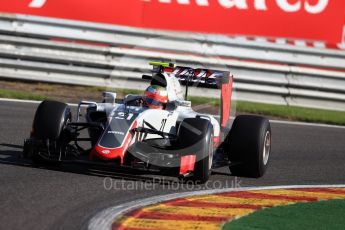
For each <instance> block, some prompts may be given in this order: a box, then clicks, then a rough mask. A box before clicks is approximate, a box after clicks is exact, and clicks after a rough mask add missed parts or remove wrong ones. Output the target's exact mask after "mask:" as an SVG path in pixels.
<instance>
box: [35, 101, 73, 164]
mask: <svg viewBox="0 0 345 230" xmlns="http://www.w3.org/2000/svg"><path fill="white" fill-rule="evenodd" d="M70 120H71V111H70V108H69V107H68V105H67V104H65V103H62V102H57V101H48V100H46V101H43V102H42V103H41V104H40V105H39V106H38V108H37V110H36V113H35V117H34V122H33V132H32V134H31V138H33V139H36V140H41V141H48V142H51V143H52V142H62V141H65V140H64V135H63V131H64V128H65V126H66V123H67V122H69V121H70ZM32 159H33V161H34V163H37V164H56V163H57V162H52V161H49V160H46V159H43V158H42V157H41V156H40V155H39V154H38V153H37V151H34V152H33V156H32Z"/></svg>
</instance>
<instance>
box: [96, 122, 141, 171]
mask: <svg viewBox="0 0 345 230" xmlns="http://www.w3.org/2000/svg"><path fill="white" fill-rule="evenodd" d="M136 127H137V122H136V121H134V122H133V124H132V125H131V127H130V129H129V130H128V133H127V134H126V137H125V140H124V141H123V142H122V145H121V146H120V147H117V148H105V147H103V146H100V145H96V147H95V148H94V149H93V150H92V153H91V158H92V156H94V155H96V156H97V157H99V158H101V159H102V160H113V159H116V158H120V159H121V164H123V159H124V156H125V153H126V151H127V149H128V146H129V144H130V143H131V140H132V138H133V136H132V134H131V133H130V130H132V129H134V128H136Z"/></svg>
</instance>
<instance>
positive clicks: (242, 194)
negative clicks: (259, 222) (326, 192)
mask: <svg viewBox="0 0 345 230" xmlns="http://www.w3.org/2000/svg"><path fill="white" fill-rule="evenodd" d="M219 196H226V197H238V198H255V199H279V200H289V201H317V200H318V199H317V197H312V196H311V197H309V196H306V197H300V196H288V195H273V194H265V193H264V192H263V193H256V192H255V193H251V192H231V193H224V194H220V195H219Z"/></svg>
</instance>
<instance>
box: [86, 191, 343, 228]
mask: <svg viewBox="0 0 345 230" xmlns="http://www.w3.org/2000/svg"><path fill="white" fill-rule="evenodd" d="M344 187H345V185H286V186H263V187H245V188H224V189H214V190H202V191H194V192H183V193H173V194H168V195H161V196H154V197H149V198H146V199H141V200H135V201H131V202H128V203H124V204H120V205H118V206H114V207H110V208H107V209H105V210H103V211H101V212H99V213H98V214H96V215H95V216H94V217H93V218H92V219H91V220H90V221H89V225H88V229H89V230H109V229H111V225H112V223H113V222H114V220H116V219H118V218H119V217H121V216H122V215H123V214H124V213H126V212H129V211H131V210H134V209H137V208H140V207H144V206H147V205H152V204H156V203H160V202H163V201H168V200H173V199H177V198H183V197H187V196H196V195H208V194H215V193H224V192H234V191H249V190H267V189H291V188H344Z"/></svg>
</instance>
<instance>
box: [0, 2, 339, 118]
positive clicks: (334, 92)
mask: <svg viewBox="0 0 345 230" xmlns="http://www.w3.org/2000/svg"><path fill="white" fill-rule="evenodd" d="M0 12H1V14H0V77H1V78H2V79H6V80H10V81H13V80H16V81H18V80H19V81H27V82H32V81H37V82H50V83H62V84H72V85H86V86H101V87H114V88H129V89H137V90H142V89H144V88H145V87H146V85H145V84H140V78H141V74H142V73H143V72H144V73H145V72H149V71H150V66H149V65H148V64H147V63H148V61H149V60H164V61H172V62H176V63H177V64H178V65H191V66H195V67H200V66H202V67H207V68H214V69H221V70H230V71H231V73H232V74H233V75H234V76H235V83H234V87H235V90H236V92H235V95H234V97H235V100H240V101H248V102H259V103H266V104H276V105H284V106H286V105H288V106H299V107H307V108H318V109H327V110H332V111H336V110H338V111H345V59H344V57H345V41H344V25H345V2H344V1H342V0H126V1H124V0H122V1H121V0H115V1H114V0H97V1H95V0H2V1H1V3H0ZM191 94H192V95H194V96H203V97H217V94H216V92H214V91H213V90H207V91H205V90H203V91H200V90H199V89H193V91H192V92H191Z"/></svg>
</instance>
